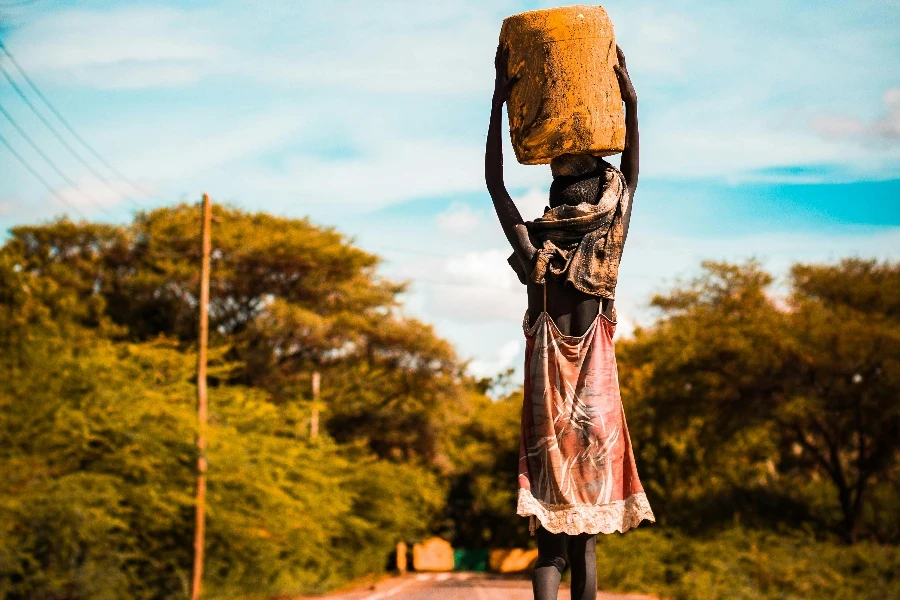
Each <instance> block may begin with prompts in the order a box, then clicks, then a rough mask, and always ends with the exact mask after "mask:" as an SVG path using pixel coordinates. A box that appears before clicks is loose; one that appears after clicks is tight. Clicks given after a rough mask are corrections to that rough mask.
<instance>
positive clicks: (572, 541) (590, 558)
mask: <svg viewBox="0 0 900 600" xmlns="http://www.w3.org/2000/svg"><path fill="white" fill-rule="evenodd" d="M567 550H568V555H569V563H570V565H571V567H572V600H596V599H597V536H596V535H593V534H589V533H582V534H579V535H570V536H569V540H568V548H567Z"/></svg>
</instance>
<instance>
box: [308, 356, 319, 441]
mask: <svg viewBox="0 0 900 600" xmlns="http://www.w3.org/2000/svg"><path fill="white" fill-rule="evenodd" d="M321 381H322V378H321V376H320V375H319V372H318V371H314V372H313V374H312V393H313V405H312V418H311V419H310V420H309V437H311V438H316V437H318V435H319V384H320V383H321Z"/></svg>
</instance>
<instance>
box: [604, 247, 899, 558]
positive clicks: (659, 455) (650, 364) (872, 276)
mask: <svg viewBox="0 0 900 600" xmlns="http://www.w3.org/2000/svg"><path fill="white" fill-rule="evenodd" d="M703 266H704V273H703V274H702V275H701V276H700V277H698V278H697V279H695V280H693V281H690V282H688V283H687V284H685V285H682V286H679V287H677V288H676V289H674V290H673V291H671V292H670V293H668V294H664V295H659V296H657V297H656V298H654V300H653V304H654V306H656V307H658V308H659V309H660V310H661V311H662V316H661V318H660V320H659V321H658V322H657V323H656V324H655V325H654V326H652V327H650V328H647V329H643V330H642V329H639V330H638V331H637V332H636V334H635V336H634V338H633V339H632V340H629V341H623V342H621V343H620V344H619V347H618V350H617V354H618V355H619V362H620V373H621V381H622V389H623V401H624V402H625V404H626V412H627V414H628V415H629V426H630V427H633V428H634V429H635V432H634V433H633V437H634V439H635V448H636V452H637V453H638V454H639V455H640V456H639V464H641V465H642V467H641V474H642V480H644V481H645V486H646V487H647V488H648V491H649V492H650V493H651V494H657V495H658V499H657V503H658V504H659V506H660V507H661V509H662V510H661V511H660V514H661V515H662V518H663V519H666V518H668V519H670V522H676V523H679V524H682V525H689V524H693V525H697V526H708V525H709V524H710V523H711V522H712V521H714V520H715V518H714V517H711V514H712V513H713V512H714V511H718V513H720V514H719V518H729V514H728V513H729V511H731V512H734V511H737V510H739V509H740V505H741V503H746V502H748V501H750V500H752V499H753V498H754V496H760V497H761V498H762V500H764V502H763V503H762V504H761V505H760V506H756V507H753V506H751V507H748V508H750V509H751V511H757V512H758V511H763V510H768V511H769V513H770V514H769V515H758V516H764V517H765V518H766V519H767V520H768V519H772V518H774V519H778V520H782V519H784V518H788V517H789V519H790V520H791V521H795V522H796V521H797V520H798V519H800V520H802V519H808V518H810V509H809V508H808V507H807V508H804V506H803V502H804V501H802V500H801V498H800V497H799V495H798V494H796V493H795V492H796V490H792V489H787V490H785V489H780V488H779V487H778V486H779V484H778V480H779V477H780V476H781V475H796V476H799V477H800V480H799V481H801V482H802V481H809V480H810V478H812V477H816V476H817V475H818V473H819V472H821V473H824V474H825V476H826V477H827V480H828V481H830V482H831V484H832V485H833V489H834V497H835V499H836V500H837V505H838V506H839V507H840V511H841V513H842V515H843V516H842V523H841V526H840V529H841V531H842V533H843V535H844V536H845V537H846V539H847V540H848V541H850V542H853V541H855V540H856V539H857V537H858V533H859V520H860V515H861V511H862V507H863V505H864V504H865V502H866V498H867V494H868V492H869V490H870V488H871V486H872V484H873V483H875V482H877V481H879V480H880V479H883V478H885V477H890V476H891V475H890V474H891V473H896V471H897V465H898V444H897V441H896V440H897V437H898V435H900V427H898V424H900V358H898V357H900V318H898V315H900V301H898V299H900V265H897V264H878V263H876V262H874V261H861V260H847V261H844V262H842V263H840V264H838V265H833V266H814V265H797V266H795V267H794V268H793V270H792V271H791V277H790V284H791V290H790V294H789V297H788V299H787V300H788V303H787V305H786V306H785V305H784V304H783V303H776V302H775V301H773V299H772V294H771V293H770V292H769V291H768V287H769V286H770V284H771V282H772V278H771V276H769V275H768V274H766V273H765V272H763V271H762V270H761V269H760V267H759V265H758V264H757V263H755V262H752V261H751V262H748V263H745V264H744V265H729V264H725V263H715V262H707V263H704V265H703ZM785 485H788V484H787V483H785ZM788 487H790V486H788ZM773 502H775V503H776V504H774V505H773ZM772 506H775V507H776V508H774V509H772V508H771V507H772ZM765 507H769V508H765ZM789 513H790V514H789ZM701 515H702V516H701Z"/></svg>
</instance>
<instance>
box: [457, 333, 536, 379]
mask: <svg viewBox="0 0 900 600" xmlns="http://www.w3.org/2000/svg"><path fill="white" fill-rule="evenodd" d="M522 350H523V345H522V342H521V341H520V340H509V341H507V342H504V343H503V345H502V346H500V348H498V349H497V351H496V352H494V355H493V356H492V357H491V358H479V359H475V360H473V361H472V362H470V363H469V372H470V373H471V374H472V375H474V376H476V377H493V376H496V375H497V374H499V373H502V372H503V371H505V370H506V369H508V368H510V367H512V366H514V365H516V366H517V361H516V359H517V358H518V357H519V355H520V353H521V352H522Z"/></svg>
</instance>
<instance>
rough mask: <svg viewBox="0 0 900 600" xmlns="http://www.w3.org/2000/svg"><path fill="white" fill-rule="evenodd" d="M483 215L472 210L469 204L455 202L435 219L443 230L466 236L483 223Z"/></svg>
mask: <svg viewBox="0 0 900 600" xmlns="http://www.w3.org/2000/svg"><path fill="white" fill-rule="evenodd" d="M482 217H483V213H482V212H481V211H475V210H472V207H471V206H469V205H468V204H463V203H461V202H454V203H453V204H451V205H450V207H449V208H448V209H447V210H445V211H444V212H442V213H440V214H439V215H438V216H437V217H435V221H436V222H437V226H438V227H439V228H441V229H444V230H446V231H449V232H450V233H455V234H459V235H464V234H467V233H471V232H472V231H474V230H475V229H476V228H477V227H478V226H479V225H480V224H481V222H482Z"/></svg>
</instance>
